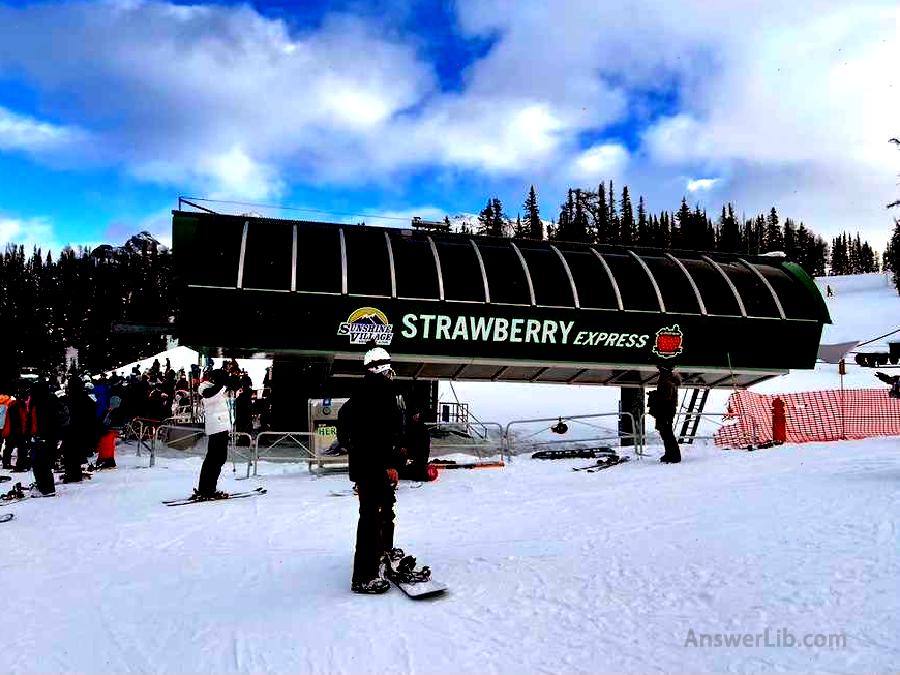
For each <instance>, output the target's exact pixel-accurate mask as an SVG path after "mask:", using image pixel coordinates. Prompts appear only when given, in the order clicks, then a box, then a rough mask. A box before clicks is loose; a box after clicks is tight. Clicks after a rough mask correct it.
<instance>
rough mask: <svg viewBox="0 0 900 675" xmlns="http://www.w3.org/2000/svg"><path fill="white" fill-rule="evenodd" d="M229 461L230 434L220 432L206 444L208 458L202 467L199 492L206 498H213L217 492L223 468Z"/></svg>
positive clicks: (213, 435)
mask: <svg viewBox="0 0 900 675" xmlns="http://www.w3.org/2000/svg"><path fill="white" fill-rule="evenodd" d="M227 459H228V432H227V431H220V432H219V433H217V434H212V435H211V436H210V437H209V439H208V440H207V443H206V457H205V458H204V459H203V466H202V467H200V482H199V484H198V485H197V491H198V492H199V493H200V494H201V495H204V496H211V495H213V494H214V493H215V491H216V484H217V483H218V482H219V474H220V473H221V472H222V466H223V465H224V464H225V462H226V460H227Z"/></svg>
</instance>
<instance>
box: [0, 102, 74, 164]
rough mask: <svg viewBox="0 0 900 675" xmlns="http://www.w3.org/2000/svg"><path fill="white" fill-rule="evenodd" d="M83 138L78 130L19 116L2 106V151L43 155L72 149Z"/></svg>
mask: <svg viewBox="0 0 900 675" xmlns="http://www.w3.org/2000/svg"><path fill="white" fill-rule="evenodd" d="M82 137H83V132H81V131H79V130H77V129H73V128H71V127H65V126H58V125H55V124H50V123H48V122H42V121H40V120H37V119H35V118H33V117H28V116H25V115H18V114H16V113H14V112H12V111H11V110H9V109H7V108H4V107H2V106H0V150H24V151H26V152H31V153H35V154H42V153H46V152H51V151H58V150H61V149H64V148H67V147H71V146H73V145H74V144H75V143H76V142H77V141H79V140H81V139H82Z"/></svg>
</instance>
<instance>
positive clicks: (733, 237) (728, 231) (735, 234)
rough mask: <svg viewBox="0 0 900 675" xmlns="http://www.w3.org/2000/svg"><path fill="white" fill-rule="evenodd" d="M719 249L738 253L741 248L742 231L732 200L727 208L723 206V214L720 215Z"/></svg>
mask: <svg viewBox="0 0 900 675" xmlns="http://www.w3.org/2000/svg"><path fill="white" fill-rule="evenodd" d="M719 250H720V251H726V252H728V253H737V252H738V251H740V250H741V231H740V228H739V226H738V223H737V220H735V218H734V209H733V207H732V205H731V202H729V203H728V206H727V208H726V207H725V206H723V207H722V214H721V215H720V216H719Z"/></svg>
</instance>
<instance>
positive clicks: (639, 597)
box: [0, 275, 900, 673]
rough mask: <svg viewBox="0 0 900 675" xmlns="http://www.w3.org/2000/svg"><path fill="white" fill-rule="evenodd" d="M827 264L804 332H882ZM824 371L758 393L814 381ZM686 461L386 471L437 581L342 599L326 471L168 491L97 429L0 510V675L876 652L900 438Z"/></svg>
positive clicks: (555, 665) (561, 410)
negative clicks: (67, 476)
mask: <svg viewBox="0 0 900 675" xmlns="http://www.w3.org/2000/svg"><path fill="white" fill-rule="evenodd" d="M826 281H828V282H830V283H831V285H832V287H833V288H835V289H836V293H837V296H836V298H834V299H832V300H830V301H829V306H830V307H831V308H832V312H833V315H834V318H835V321H836V323H835V325H834V326H830V327H828V328H827V329H826V335H825V337H824V341H825V342H839V341H843V340H846V339H869V338H871V337H875V336H877V335H880V334H882V333H886V332H888V331H890V330H893V329H895V328H897V327H900V326H898V325H897V322H898V320H900V298H898V297H897V296H896V294H894V293H893V292H892V291H890V289H888V288H887V287H886V285H885V284H884V283H883V278H881V277H877V276H875V275H870V276H869V278H860V277H846V278H831V279H828V280H826ZM877 348H878V349H879V350H880V349H884V348H885V347H884V346H883V345H882V346H877ZM833 368H834V367H833V366H820V367H819V368H817V369H816V370H815V371H801V372H795V373H791V374H789V375H787V376H784V377H782V378H778V379H776V380H773V381H771V382H769V383H766V384H765V385H762V386H761V387H760V390H761V391H762V390H764V391H798V390H802V389H804V388H806V389H819V388H831V387H834V386H836V379H835V378H836V374H835V373H834V372H832V370H833ZM850 372H851V375H849V376H848V378H847V379H848V383H847V384H848V386H862V387H871V386H877V381H875V383H874V384H873V380H874V378H872V377H871V371H869V370H866V369H861V368H858V367H856V366H855V364H853V365H851V366H850ZM850 381H852V384H851V383H850ZM473 386H474V385H466V387H461V386H460V385H457V392H458V393H459V394H460V398H461V399H462V400H469V401H470V402H473V403H475V410H476V411H479V412H480V411H481V410H482V407H481V406H480V405H479V400H480V401H482V402H484V403H485V404H486V405H487V406H488V409H489V411H490V413H489V414H482V415H481V416H482V418H484V419H487V418H490V417H491V416H492V415H493V414H494V412H496V415H497V416H501V414H503V411H504V410H508V411H509V416H507V417H506V419H511V418H512V416H513V415H515V416H519V417H528V416H547V417H549V416H553V415H557V414H574V413H575V412H597V411H599V410H604V409H606V410H610V409H614V407H615V397H616V395H617V391H616V390H602V389H587V388H581V389H582V390H584V391H582V393H581V394H577V395H576V394H574V393H572V390H565V391H561V390H560V388H558V387H549V386H547V385H539V386H534V387H529V388H527V389H524V390H523V391H519V390H518V388H517V387H516V385H493V387H494V389H493V394H489V393H478V392H477V391H476V390H475V389H470V387H473ZM763 387H765V389H763ZM472 392H475V394H476V395H473V394H472ZM484 392H489V390H488V389H484ZM498 392H504V395H502V396H501V395H499V394H498ZM479 396H480V397H481V398H480V399H479V398H478V397H479ZM561 396H562V398H560V397H561ZM569 396H572V398H567V397H569ZM579 396H580V397H581V398H579ZM501 405H503V406H506V408H501V407H499V406H501ZM490 406H494V408H491V407H490ZM504 421H505V420H504ZM651 451H652V448H651ZM684 456H685V461H684V462H683V463H682V464H680V465H677V466H663V465H660V464H659V463H657V462H655V461H654V460H653V459H652V458H648V459H644V460H637V459H636V458H633V459H632V461H631V462H629V463H627V464H625V465H623V466H618V467H615V468H612V469H609V470H606V471H603V472H599V473H595V474H587V473H584V472H573V471H571V468H572V467H576V466H583V465H585V464H589V463H590V461H589V460H563V461H553V462H542V461H539V460H532V459H529V458H528V457H527V456H520V457H517V458H515V459H514V461H513V462H512V463H510V464H509V465H508V466H507V467H506V468H503V469H485V470H480V471H464V470H462V471H444V472H443V473H442V474H441V477H440V480H439V481H438V482H436V483H431V484H426V485H424V486H421V487H419V488H415V489H411V488H409V487H408V486H406V487H404V488H403V489H401V491H400V492H399V495H398V504H397V523H398V527H397V539H396V543H397V544H398V545H400V546H403V547H405V548H407V549H408V550H409V551H411V552H413V553H414V554H415V555H417V556H419V558H420V559H421V560H422V561H424V562H425V563H427V564H430V565H431V567H432V568H433V570H434V575H435V577H436V578H438V579H440V580H442V581H444V582H446V583H447V584H448V585H449V586H450V589H451V590H450V592H449V593H448V594H447V595H446V596H444V597H440V598H435V599H432V600H426V601H420V602H414V601H411V600H409V599H408V598H406V596H404V595H403V594H401V593H400V592H399V591H397V590H396V589H392V590H391V591H390V592H389V593H388V594H387V595H385V596H359V595H355V594H353V593H351V592H350V590H349V583H350V571H351V562H352V554H353V542H354V534H355V526H356V509H357V503H356V501H355V499H354V498H352V497H334V496H331V495H330V492H331V491H332V490H336V489H342V488H346V487H348V485H349V484H348V482H347V478H346V476H341V475H328V476H321V477H316V476H314V475H311V474H310V473H309V472H308V471H307V469H306V467H305V465H285V464H269V463H261V465H260V476H259V477H258V478H255V479H251V480H249V481H236V480H235V475H237V476H240V475H242V472H241V467H238V472H237V474H233V473H232V472H231V465H230V464H229V465H226V467H225V471H224V472H223V480H222V481H221V483H220V486H221V487H223V488H224V489H226V490H230V491H236V490H242V489H247V488H248V487H253V486H256V485H263V486H265V487H266V488H268V490H269V493H268V494H266V495H264V496H261V497H258V498H252V499H245V500H236V501H234V502H218V503H212V504H199V505H189V506H183V507H174V508H169V507H166V506H163V505H162V504H160V501H161V500H163V499H169V498H177V497H180V496H184V495H186V494H188V493H189V492H190V489H191V488H192V487H193V486H194V485H195V484H196V478H197V474H198V472H199V467H200V459H199V458H197V457H165V458H157V466H156V467H154V468H152V469H148V468H144V467H145V466H146V464H147V460H148V458H147V456H146V454H145V455H144V456H142V457H136V456H135V454H134V449H133V448H132V447H129V446H120V449H119V458H118V459H119V464H120V469H118V470H117V471H113V472H107V473H102V474H99V475H97V476H96V477H95V478H94V479H93V480H91V481H88V482H86V483H84V484H82V485H77V486H67V485H64V486H60V487H59V488H58V490H59V496H58V497H57V498H55V499H52V500H50V499H42V500H28V501H25V502H22V503H18V504H9V505H3V504H0V512H7V511H8V512H15V514H16V518H15V519H14V520H12V521H11V522H9V523H5V524H0V548H2V550H3V557H2V558H0V578H2V580H3V581H4V591H5V592H4V600H5V611H4V613H3V619H0V672H4V673H5V672H13V673H18V672H47V671H86V672H110V671H116V672H124V671H140V672H172V671H177V672H211V671H216V672H233V671H276V672H284V671H291V672H403V673H407V672H410V673H412V672H504V673H505V672H554V673H555V672H597V671H608V670H620V671H642V672H643V671H651V670H676V671H709V670H720V671H721V670H733V671H772V670H779V671H780V670H793V671H812V670H815V671H888V670H896V667H897V664H898V663H900V638H898V635H900V618H898V617H900V558H898V555H897V552H898V551H900V533H898V528H897V519H898V515H900V439H898V438H881V439H871V440H867V441H852V442H842V443H831V444H808V445H796V446H792V445H786V446H782V447H779V448H777V449H771V450H760V451H757V452H753V453H747V452H734V451H721V450H716V449H714V448H712V447H710V446H707V445H703V444H695V445H693V446H689V447H686V448H685V451H684ZM5 485H9V484H5ZM745 635H746V636H748V637H745ZM807 635H809V636H812V637H810V639H811V640H812V642H813V646H811V647H808V646H804V645H803V644H800V645H799V646H793V647H789V646H784V643H785V642H789V641H790V640H791V639H794V640H797V641H801V642H802V641H803V640H804V638H805V636H807ZM829 636H838V637H837V638H834V637H829ZM734 640H738V641H739V642H740V643H741V645H740V646H737V645H735V644H733V641H734ZM817 640H818V641H820V642H825V643H827V642H829V641H830V642H831V646H827V645H825V646H816V645H815V642H816V641H817ZM725 641H728V642H729V643H732V644H729V645H728V646H725V645H724V644H722V643H724V642H725ZM710 643H712V644H714V645H719V646H710ZM779 643H780V644H781V645H782V646H778V645H779Z"/></svg>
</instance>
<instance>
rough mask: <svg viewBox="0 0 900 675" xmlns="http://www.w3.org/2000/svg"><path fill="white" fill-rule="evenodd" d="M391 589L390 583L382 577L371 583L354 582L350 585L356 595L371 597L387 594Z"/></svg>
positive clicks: (370, 581) (372, 580)
mask: <svg viewBox="0 0 900 675" xmlns="http://www.w3.org/2000/svg"><path fill="white" fill-rule="evenodd" d="M390 587H391V585H390V583H388V582H387V581H386V580H385V579H381V578H380V577H379V578H375V579H371V580H369V581H354V582H353V583H351V584H350V590H351V591H353V592H354V593H366V594H369V595H379V594H381V593H385V592H387V590H388V589H389V588H390Z"/></svg>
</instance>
